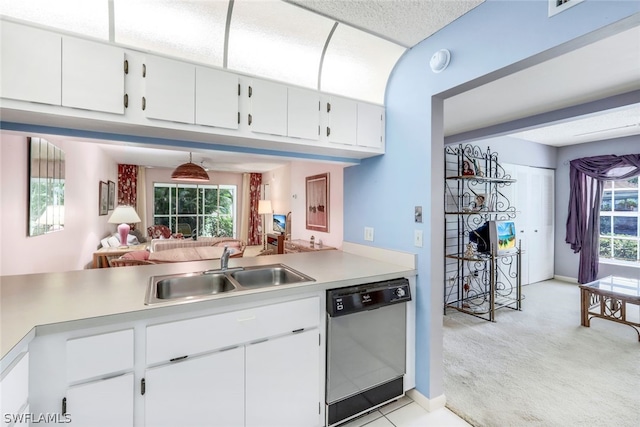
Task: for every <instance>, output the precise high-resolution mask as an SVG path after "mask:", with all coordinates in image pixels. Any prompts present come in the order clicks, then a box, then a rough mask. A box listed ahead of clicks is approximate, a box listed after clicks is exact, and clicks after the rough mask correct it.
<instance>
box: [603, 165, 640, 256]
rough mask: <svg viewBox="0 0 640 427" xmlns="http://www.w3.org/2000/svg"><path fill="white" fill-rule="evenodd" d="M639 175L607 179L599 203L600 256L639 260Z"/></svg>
mask: <svg viewBox="0 0 640 427" xmlns="http://www.w3.org/2000/svg"><path fill="white" fill-rule="evenodd" d="M638 219H639V216H638V177H635V178H631V179H625V180H620V181H606V182H605V183H604V192H603V194H602V203H601V205H600V257H601V258H607V259H611V260H616V261H627V262H638V261H639V258H638V255H639V254H640V251H639V250H638V245H639V243H640V237H639V235H638V230H640V227H639V225H638Z"/></svg>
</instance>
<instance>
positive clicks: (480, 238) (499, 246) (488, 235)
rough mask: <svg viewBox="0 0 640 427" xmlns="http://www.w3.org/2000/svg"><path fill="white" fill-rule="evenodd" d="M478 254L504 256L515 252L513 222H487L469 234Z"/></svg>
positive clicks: (514, 226)
mask: <svg viewBox="0 0 640 427" xmlns="http://www.w3.org/2000/svg"><path fill="white" fill-rule="evenodd" d="M469 241H471V242H472V243H475V244H476V250H477V251H478V253H485V254H489V253H491V252H492V251H493V254H494V255H506V254H511V253H514V252H516V251H517V246H516V224H515V222H514V221H487V222H485V223H484V224H482V225H481V226H480V227H478V228H477V229H475V230H473V231H471V232H470V233H469Z"/></svg>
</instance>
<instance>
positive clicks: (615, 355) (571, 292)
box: [444, 280, 640, 427]
mask: <svg viewBox="0 0 640 427" xmlns="http://www.w3.org/2000/svg"><path fill="white" fill-rule="evenodd" d="M523 294H524V296H525V300H524V302H523V311H521V312H516V311H512V310H509V309H502V310H499V311H498V312H497V315H496V320H497V322H496V323H491V322H487V321H485V320H481V319H478V318H476V317H473V316H470V315H467V314H464V313H459V312H455V311H453V310H448V311H447V314H446V315H445V316H444V380H445V395H446V398H447V407H448V408H449V409H451V410H452V411H453V412H455V413H457V414H458V415H459V416H460V417H462V418H464V419H465V420H466V421H467V422H469V423H470V424H472V425H474V426H476V427H493V426H495V427H506V426H540V427H543V426H544V427H553V426H558V427H560V426H562V427H576V426H589V427H609V426H612V427H613V426H615V427H638V426H640V342H639V341H638V335H637V334H636V332H634V331H633V329H632V328H631V327H630V326H627V325H622V324H618V323H614V322H610V321H607V320H602V319H593V320H592V321H591V327H590V328H585V327H582V326H580V299H579V288H578V286H577V285H575V284H569V283H565V282H560V281H554V280H551V281H546V282H541V283H536V284H533V285H529V286H525V287H523ZM631 307H632V308H633V310H632V312H633V313H631V314H632V315H633V316H634V317H635V318H636V319H637V318H638V317H639V312H638V307H637V306H631ZM636 321H637V320H636Z"/></svg>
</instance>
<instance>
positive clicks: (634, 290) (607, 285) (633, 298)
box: [580, 276, 640, 341]
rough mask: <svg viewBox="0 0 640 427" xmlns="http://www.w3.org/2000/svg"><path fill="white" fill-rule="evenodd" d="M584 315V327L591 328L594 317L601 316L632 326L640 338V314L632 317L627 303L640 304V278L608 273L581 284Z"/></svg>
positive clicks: (582, 317)
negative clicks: (605, 275) (639, 316)
mask: <svg viewBox="0 0 640 427" xmlns="http://www.w3.org/2000/svg"><path fill="white" fill-rule="evenodd" d="M580 302H581V305H580V315H581V321H580V324H581V325H582V326H586V327H589V325H590V322H591V319H593V318H594V317H598V318H601V319H606V320H611V321H613V322H618V323H622V324H625V325H629V326H631V327H632V328H633V329H634V330H635V331H636V332H637V334H638V341H640V323H639V320H638V319H637V317H638V316H633V317H632V318H631V319H630V318H629V316H628V312H627V306H628V305H630V304H631V305H637V306H640V279H630V278H624V277H617V276H607V277H604V278H602V279H598V280H594V281H593V282H591V283H586V284H584V285H580Z"/></svg>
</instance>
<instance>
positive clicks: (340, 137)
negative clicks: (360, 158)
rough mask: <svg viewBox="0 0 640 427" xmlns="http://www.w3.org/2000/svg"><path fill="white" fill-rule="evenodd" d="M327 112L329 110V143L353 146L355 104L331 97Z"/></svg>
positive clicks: (354, 102)
mask: <svg viewBox="0 0 640 427" xmlns="http://www.w3.org/2000/svg"><path fill="white" fill-rule="evenodd" d="M327 110H329V111H328V116H329V122H328V123H329V126H328V128H327V138H328V140H329V142H333V143H336V144H347V145H355V143H356V136H357V123H358V104H357V102H356V101H352V100H350V99H342V98H335V97H332V98H331V100H330V101H329V106H328V107H327Z"/></svg>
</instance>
